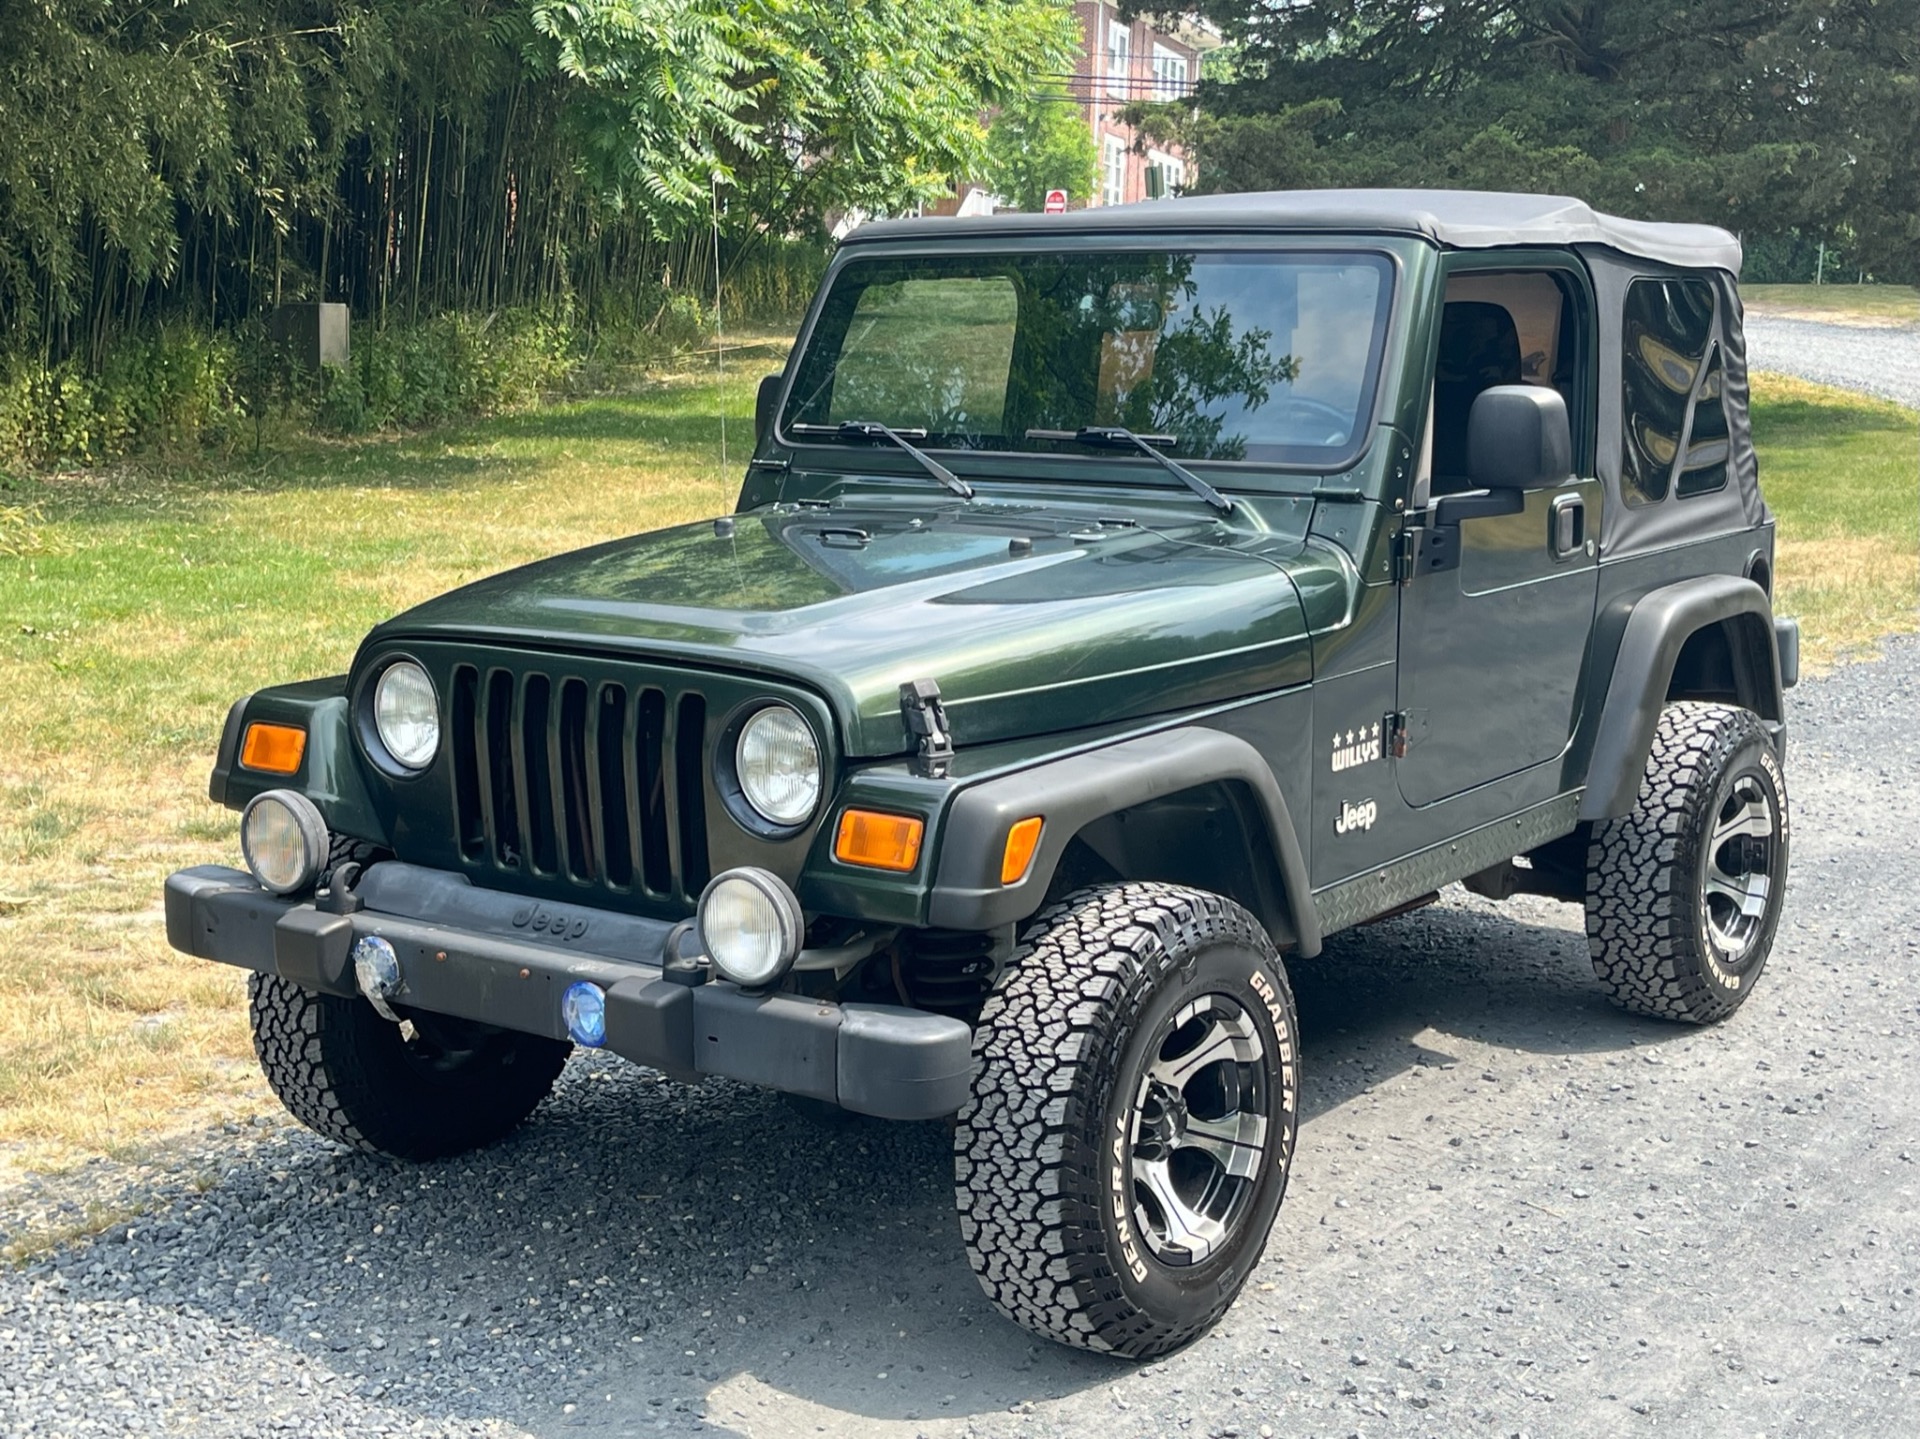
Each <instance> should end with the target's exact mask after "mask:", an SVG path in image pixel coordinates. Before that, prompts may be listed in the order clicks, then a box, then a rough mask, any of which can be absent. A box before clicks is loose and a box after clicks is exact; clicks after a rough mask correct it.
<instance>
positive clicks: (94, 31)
mask: <svg viewBox="0 0 1920 1439" xmlns="http://www.w3.org/2000/svg"><path fill="white" fill-rule="evenodd" d="M1076 35H1077V30H1076V28H1075V25H1074V22H1073V18H1072V12H1071V10H1070V8H1069V7H1068V6H1067V5H1066V3H1065V0H967V3H964V4H958V5H956V4H951V3H947V0H861V3H859V4H844V3H840V0H572V3H560V0H169V3H166V4H158V5H124V4H117V3H114V0H0V36H3V37H5V43H4V44H0V350H6V351H23V350H28V349H32V350H36V351H38V352H39V355H40V358H41V359H42V360H43V361H46V362H48V363H61V362H64V361H65V360H67V359H68V358H72V357H77V358H78V360H79V361H80V362H81V363H84V364H91V365H95V366H97V365H98V364H100V363H101V362H102V359H103V357H104V355H105V353H106V352H107V351H108V350H109V349H110V348H111V343H112V340H113V338H114V336H115V335H116V334H119V333H125V332H127V331H130V330H133V329H137V328H140V327H143V326H149V325H151V324H153V323H154V322H156V321H162V320H166V319H170V318H176V317H191V318H192V319H194V320H195V321H197V322H202V323H211V324H212V325H215V326H226V325H232V324H234V323H236V322H238V321H241V320H243V319H245V318H247V317H249V316H255V315H258V313H259V312H260V311H261V310H262V309H264V308H265V307H266V306H268V305H270V304H273V303H276V302H278V301H280V300H282V299H320V298H324V299H330V300H346V301H348V302H349V303H351V304H352V305H354V306H355V308H356V309H357V310H359V311H361V312H362V313H363V314H369V315H372V316H374V317H376V318H385V317H386V316H387V315H388V313H389V310H390V307H392V306H395V305H398V306H401V307H403V309H402V313H405V314H410V315H425V314H429V313H432V312H433V311H436V310H450V309H480V310H492V309H494V308H497V307H502V306H512V305H535V306H540V307H545V308H562V307H566V308H572V309H574V310H575V312H576V313H579V312H580V311H582V310H585V311H587V312H594V311H595V309H596V307H601V306H604V307H609V308H618V307H619V306H621V305H623V304H625V305H627V306H629V307H633V306H634V305H635V304H636V300H635V298H634V297H636V296H641V295H643V292H645V291H647V290H649V289H652V290H654V291H655V292H656V293H655V294H654V295H653V297H652V298H653V303H652V305H651V306H649V309H648V313H652V312H654V311H657V308H658V298H659V297H658V295H657V289H658V287H659V286H660V285H661V284H662V283H678V284H684V283H686V281H687V279H688V278H690V276H691V275H693V274H695V273H698V274H700V275H701V276H702V277H703V278H704V279H706V280H708V281H710V280H711V277H712V275H713V267H714V254H713V247H714V245H715V244H716V243H718V244H720V245H722V246H725V247H731V252H732V253H734V254H738V253H740V252H741V250H742V249H743V248H744V247H746V246H750V245H754V244H757V243H760V242H761V240H762V239H763V237H765V236H767V235H770V234H772V235H780V236H787V235H811V234H819V233H821V229H822V227H821V226H820V223H819V222H820V220H821V219H822V217H823V216H825V215H827V214H829V213H831V212H835V211H840V210H847V209H860V210H864V211H866V212H868V213H881V214H884V213H888V212H898V211H901V210H905V209H908V208H911V207H912V206H913V205H914V204H915V203H916V202H917V201H921V200H926V199H931V198H933V197H935V196H937V195H940V194H943V193H947V192H949V191H950V190H951V188H952V185H953V183H954V181H955V180H957V179H960V178H963V177H966V176H969V175H973V174H977V173H979V172H980V171H981V169H982V168H983V167H984V166H985V164H986V156H987V143H986V140H987V136H986V126H985V124H984V123H983V122H982V119H981V116H982V115H983V114H984V113H985V112H987V111H988V110H990V109H992V108H993V107H995V106H998V105H1001V104H1003V103H1005V102H1007V101H1009V100H1011V99H1014V98H1016V97H1018V96H1020V95H1022V94H1024V93H1025V92H1026V90H1027V87H1028V83H1029V79H1030V76H1031V75H1032V74H1033V73H1034V72H1036V71H1048V70H1056V71H1057V70H1063V69H1065V68H1066V67H1067V64H1068V62H1069V58H1070V56H1071V54H1072V51H1073V48H1074V43H1075V38H1076ZM716 202H717V207H718V210H719V217H718V218H719V221H720V226H719V228H720V230H721V231H722V238H721V239H720V240H719V241H717V242H716V240H715V239H714V238H713V228H714V227H713V225H712V220H713V218H714V211H715V208H716Z"/></svg>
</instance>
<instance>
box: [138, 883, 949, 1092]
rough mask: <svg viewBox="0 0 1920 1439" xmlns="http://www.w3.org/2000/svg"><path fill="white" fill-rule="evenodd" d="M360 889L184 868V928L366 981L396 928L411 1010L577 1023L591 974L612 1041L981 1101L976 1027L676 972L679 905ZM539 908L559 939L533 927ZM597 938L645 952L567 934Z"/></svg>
mask: <svg viewBox="0 0 1920 1439" xmlns="http://www.w3.org/2000/svg"><path fill="white" fill-rule="evenodd" d="M359 892H360V893H361V894H362V896H363V897H364V898H365V899H366V901H367V907H366V908H364V909H361V910H359V911H357V912H355V913H353V914H332V913H328V912H325V911H322V910H319V909H316V908H315V907H314V906H313V905H312V904H311V903H308V902H304V901H296V900H288V899H282V898H280V897H278V896H275V895H271V894H268V893H266V892H265V891H264V890H262V889H261V888H260V887H259V886H258V885H257V884H255V883H254V882H253V879H252V877H251V876H250V875H248V874H246V873H245V872H244V871H241V870H237V869H228V868H225V867H224V866H220V865H203V866H200V867H199V868H195V869H183V870H180V871H179V872H178V873H176V874H173V875H170V876H169V877H168V879H167V888H166V909H167V941H168V943H170V944H171V945H172V946H173V947H174V948H175V949H178V950H180V951H182V952H183V953H186V954H192V955H197V956H198V957H200V958H201V959H211V960H217V961H219V962H220V963H222V964H232V965H238V966H239V967H241V968H243V969H251V970H256V971H258V972H259V973H261V974H276V975H280V976H281V977H283V978H285V979H289V980H292V981H293V982H294V983H296V984H299V985H303V986H305V987H306V988H308V989H313V990H318V991H320V992H323V993H327V994H337V995H354V994H357V993H358V991H357V989H356V988H355V984H354V977H353V960H352V950H353V944H354V941H355V940H356V939H358V938H359V937H360V936H362V935H379V936H380V937H381V938H383V939H385V940H386V941H387V942H388V943H389V944H391V945H392V946H393V948H394V951H395V953H396V954H397V955H398V956H399V958H400V972H401V978H402V987H401V989H400V991H399V993H398V994H397V995H396V996H395V997H394V1000H393V1002H394V1004H395V1005H396V1006H399V1007H402V1008H410V1009H419V1010H425V1011H427V1012H429V1013H435V1014H450V1015H455V1016H458V1017H459V1018H462V1019H471V1020H478V1021H480V1022H482V1023H485V1024H492V1025H496V1026H498V1027H499V1028H502V1029H514V1030H520V1031H523V1032H525V1033H528V1034H540V1035H545V1036H547V1037H548V1038H550V1039H565V1038H567V1029H566V1024H565V1022H564V1021H563V1020H562V1019H561V1016H560V998H561V995H562V994H564V993H565V992H566V989H567V986H568V985H570V984H573V983H574V982H575V981H577V980H590V981H592V982H593V983H595V984H597V985H599V986H600V987H601V988H602V989H604V990H605V991H606V996H607V1042H606V1048H608V1049H609V1050H612V1051H613V1052H614V1053H615V1054H619V1055H621V1056H623V1057H625V1058H627V1059H630V1060H633V1061H634V1062H636V1063H638V1064H647V1065H652V1066H654V1067H655V1068H657V1069H662V1070H665V1071H666V1072H667V1073H669V1074H671V1075H674V1076H676V1077H678V1078H682V1079H691V1078H696V1077H698V1076H701V1075H708V1074H721V1075H726V1076H727V1077H728V1078H730V1079H738V1080H743V1081H745V1082H746V1083H749V1084H759V1085H764V1086H766V1087H768V1088H770V1089H780V1090H785V1091H787V1092H788V1093H791V1094H802V1095H807V1096H810V1097H812V1098H815V1099H821V1100H825V1101H827V1102H828V1103H831V1104H838V1105H840V1106H841V1107H842V1108H845V1109H850V1110H854V1111H857V1112H859V1113H862V1114H873V1115H878V1116H880V1117H881V1118H884V1119H933V1118H937V1117H939V1116H941V1115H947V1114H952V1113H953V1112H954V1111H955V1110H957V1109H958V1108H959V1107H960V1106H961V1104H962V1103H963V1102H964V1101H965V1100H966V1097H967V1086H968V1081H969V1078H970V1076H971V1072H972V1057H971V1047H972V1034H971V1032H970V1031H969V1030H968V1028H967V1026H966V1025H965V1024H964V1023H962V1022H961V1021H960V1020H957V1019H950V1018H947V1017H945V1016H943V1015H937V1014H928V1013H925V1012H923V1011H920V1010H914V1009H906V1008H902V1007H898V1006H894V1005H879V1004H845V1005H842V1004H834V1003H831V1002H828V1001H823V1000H813V999H804V998H801V997H800V996H797V995H791V994H764V995H763V994H748V993H746V992H745V991H743V990H741V989H740V988H738V987H737V986H735V985H733V984H730V983H728V982H726V981H724V980H712V981H710V982H708V983H706V984H698V985H687V984H681V983H676V982H674V981H671V980H667V979H663V978H662V977H661V964H660V960H661V957H662V951H663V948H664V945H665V942H666V938H667V934H668V931H669V930H670V929H671V926H670V925H668V924H666V923H665V922H663V921H659V920H650V919H644V918H640V917H637V916H631V915H621V914H614V913H611V912H608V911H603V910H590V909H585V908H582V907H578V906H557V905H549V904H541V903H537V902H535V901H532V900H526V899H522V898H520V897H519V896H516V895H508V894H502V893H500V892H498V891H493V890H483V889H476V888H473V887H472V886H470V885H469V884H468V883H467V882H466V880H465V879H464V878H462V877H460V876H457V875H451V874H444V873H441V872H439V871H436V870H427V869H420V868H418V867H416V866H413V865H405V864H399V863H387V864H381V865H376V866H374V867H373V868H372V869H371V870H369V871H368V873H367V875H366V877H365V879H364V880H363V881H362V883H361V886H360V890H359ZM535 921H541V922H542V923H541V925H540V931H541V932H544V933H546V934H549V935H551V936H554V937H557V938H558V939H559V941H560V942H559V943H535V942H531V941H529V940H527V939H523V938H520V937H518V934H520V933H524V932H526V931H528V930H530V929H533V928H534V924H535ZM589 939H590V940H591V941H592V942H594V943H596V944H598V945H601V946H603V947H613V946H615V945H617V947H618V950H619V952H620V953H621V954H622V955H633V956H635V958H631V959H629V958H624V957H623V958H614V957H612V956H610V955H608V954H601V953H591V952H583V951H579V950H573V949H569V948H564V947H562V946H563V945H566V944H574V943H579V942H581V941H586V940H589Z"/></svg>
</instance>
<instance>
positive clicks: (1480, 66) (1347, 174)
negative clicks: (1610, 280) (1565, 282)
mask: <svg viewBox="0 0 1920 1439" xmlns="http://www.w3.org/2000/svg"><path fill="white" fill-rule="evenodd" d="M1201 8H1202V9H1203V11H1204V12H1205V13H1206V14H1207V15H1208V16H1209V18H1211V19H1213V20H1214V21H1215V22H1216V23H1217V24H1219V25H1220V26H1221V28H1222V29H1223V31H1224V32H1225V33H1226V35H1227V36H1228V38H1229V39H1230V40H1231V41H1233V42H1234V43H1235V45H1236V47H1237V50H1236V66H1235V73H1234V77H1233V78H1232V79H1230V80H1227V81H1225V82H1220V81H1210V82H1207V83H1203V85H1202V89H1201V94H1200V101H1199V113H1198V115H1195V114H1194V113H1193V112H1192V111H1191V110H1190V109H1178V110H1176V109H1169V108H1168V107H1143V110H1142V115H1141V118H1142V119H1143V121H1145V122H1146V123H1147V124H1148V126H1149V127H1150V128H1152V129H1154V130H1156V131H1157V132H1159V133H1163V134H1169V135H1172V134H1180V135H1181V136H1182V138H1183V139H1184V140H1185V141H1186V143H1188V144H1189V146H1190V147H1191V148H1192V149H1194V150H1195V151H1197V152H1198V157H1199V161H1200V163H1199V166H1198V167H1197V168H1198V173H1199V176H1200V181H1201V184H1202V185H1203V186H1205V187H1208V188H1212V189H1220V190H1231V189H1243V188H1265V187H1268V186H1272V185H1276V184H1279V185H1285V184H1293V183H1300V181H1299V180H1297V179H1295V178H1294V177H1296V176H1302V175H1304V176H1309V177H1312V178H1311V179H1310V181H1309V182H1310V183H1326V184H1387V185H1403V184H1415V185H1447V186H1458V187H1470V188H1494V189H1521V190H1552V191H1561V192H1566V193H1573V194H1578V195H1580V196H1582V197H1583V198H1585V199H1587V200H1589V201H1591V202H1593V203H1595V204H1597V205H1600V206H1603V207H1604V208H1606V209H1609V210H1612V211H1615V212H1616V213H1620V214H1625V215H1630V216H1637V217H1642V218H1648V219H1669V220H1697V221H1704V222H1710V223H1714V224H1719V225H1724V226H1727V227H1728V228H1731V229H1734V230H1739V231H1751V232H1756V233H1760V234H1781V233H1784V232H1787V231H1791V230H1803V231H1805V232H1807V233H1810V234H1812V233H1818V234H1823V235H1825V236H1828V237H1830V238H1842V237H1844V238H1845V239H1846V240H1847V243H1848V249H1849V253H1850V254H1851V255H1853V256H1855V257H1856V259H1857V261H1858V262H1860V263H1864V264H1865V265H1866V267H1867V268H1869V269H1871V270H1873V271H1875V272H1877V273H1878V274H1880V275H1881V277H1882V278H1885V279H1896V278H1916V277H1920V259H1917V258H1916V256H1917V255H1920V167H1917V166H1915V164H1914V163H1913V155H1914V154H1915V152H1916V149H1920V0H1695V3H1690V4H1687V5H1683V6H1675V5H1673V4H1671V3H1670V0H1580V3H1572V4H1569V3H1565V0H1448V3H1444V4H1433V5H1407V4H1403V3H1400V0H1279V3H1275V0H1201ZM1276 141H1277V142H1279V143H1273V142H1276Z"/></svg>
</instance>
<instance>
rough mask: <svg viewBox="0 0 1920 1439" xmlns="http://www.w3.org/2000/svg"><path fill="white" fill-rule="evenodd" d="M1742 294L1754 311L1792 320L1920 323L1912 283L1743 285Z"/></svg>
mask: <svg viewBox="0 0 1920 1439" xmlns="http://www.w3.org/2000/svg"><path fill="white" fill-rule="evenodd" d="M1740 296H1741V299H1742V300H1744V301H1745V302H1746V307H1747V309H1749V310H1751V311H1752V312H1753V313H1755V314H1759V315H1779V316H1780V317H1782V318H1783V319H1789V320H1825V321H1827V322H1828V323H1830V324H1842V325H1874V326H1878V325H1914V324H1920V290H1916V289H1915V288H1914V287H1913V286H1912V285H1742V286H1741V287H1740Z"/></svg>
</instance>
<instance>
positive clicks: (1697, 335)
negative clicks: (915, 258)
mask: <svg viewBox="0 0 1920 1439" xmlns="http://www.w3.org/2000/svg"><path fill="white" fill-rule="evenodd" d="M1713 311H1714V298H1713V287H1712V286H1711V285H1709V284H1708V283H1707V282H1706V281H1705V280H1681V279H1671V280H1655V279H1643V280H1635V281H1634V282H1633V283H1632V284H1631V285H1630V286H1628V287H1627V300H1626V307H1625V312H1624V315H1623V317H1622V332H1623V334H1622V338H1623V343H1624V345H1625V353H1624V354H1623V355H1622V356H1621V363H1620V382H1621V409H1620V414H1621V425H1622V428H1623V430H1624V434H1623V435H1622V444H1621V457H1620V488H1621V491H1622V493H1623V495H1624V496H1625V498H1626V502H1627V503H1628V504H1629V505H1651V504H1655V503H1658V502H1659V501H1661V500H1664V499H1665V498H1666V497H1667V495H1668V493H1669V491H1670V490H1674V489H1676V488H1677V490H1678V493H1680V494H1682V495H1694V494H1703V493H1705V492H1706V491H1708V490H1717V489H1719V488H1721V487H1722V486H1723V485H1725V484H1726V482H1727V417H1726V410H1725V407H1724V404H1723V401H1722V398H1721V378H1722V369H1721V364H1720V352H1719V347H1718V346H1717V345H1716V344H1715V343H1714V339H1713ZM1689 421H1691V428H1690V427H1689ZM1683 446H1684V447H1685V450H1686V453H1685V455H1684V456H1683V455H1682V453H1681V450H1682V447H1683ZM1676 473H1677V474H1678V476H1679V480H1678V485H1677V486H1676V485H1675V475H1676Z"/></svg>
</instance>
